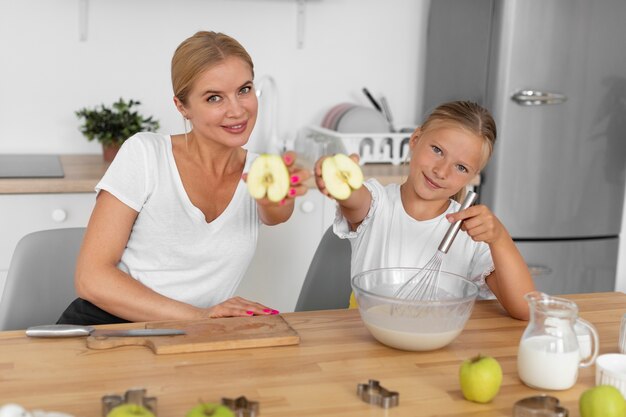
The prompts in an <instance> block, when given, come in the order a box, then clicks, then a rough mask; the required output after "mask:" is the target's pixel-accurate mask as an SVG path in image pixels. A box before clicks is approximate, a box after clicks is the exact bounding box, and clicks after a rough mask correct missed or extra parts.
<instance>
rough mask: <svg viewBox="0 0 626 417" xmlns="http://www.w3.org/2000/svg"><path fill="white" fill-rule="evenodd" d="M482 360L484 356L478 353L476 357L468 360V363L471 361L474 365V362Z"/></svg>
mask: <svg viewBox="0 0 626 417" xmlns="http://www.w3.org/2000/svg"><path fill="white" fill-rule="evenodd" d="M482 358H484V356H483V355H482V354H480V353H479V354H478V355H476V356H474V357H473V358H472V359H470V361H471V362H472V363H476V362H478V361H480V360H481V359H482Z"/></svg>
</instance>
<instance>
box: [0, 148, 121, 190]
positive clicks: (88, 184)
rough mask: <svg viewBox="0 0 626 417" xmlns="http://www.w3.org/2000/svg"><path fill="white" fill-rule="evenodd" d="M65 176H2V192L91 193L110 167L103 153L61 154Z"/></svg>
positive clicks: (0, 182)
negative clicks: (103, 157)
mask: <svg viewBox="0 0 626 417" xmlns="http://www.w3.org/2000/svg"><path fill="white" fill-rule="evenodd" d="M60 160H61V165H62V166H63V172H64V173H65V177H63V178H2V179H0V194H46V193H91V192H94V187H95V185H96V184H97V183H98V181H99V180H100V178H102V176H103V175H104V173H105V171H106V170H107V168H108V167H109V163H107V162H104V160H103V159H102V155H60Z"/></svg>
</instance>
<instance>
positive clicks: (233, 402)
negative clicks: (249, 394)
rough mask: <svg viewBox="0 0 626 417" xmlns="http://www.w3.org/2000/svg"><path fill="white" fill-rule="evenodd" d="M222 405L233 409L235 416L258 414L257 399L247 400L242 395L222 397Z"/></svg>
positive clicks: (253, 415) (242, 416)
mask: <svg viewBox="0 0 626 417" xmlns="http://www.w3.org/2000/svg"><path fill="white" fill-rule="evenodd" d="M222 405H225V406H226V407H228V408H230V409H231V410H233V412H234V413H235V417H257V416H258V415H259V414H260V412H259V403H258V401H248V399H247V398H246V397H244V396H243V395H242V396H241V397H238V398H235V399H231V398H222Z"/></svg>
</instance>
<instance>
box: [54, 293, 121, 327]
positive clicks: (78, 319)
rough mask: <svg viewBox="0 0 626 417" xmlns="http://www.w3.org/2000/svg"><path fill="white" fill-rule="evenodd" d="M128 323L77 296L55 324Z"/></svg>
mask: <svg viewBox="0 0 626 417" xmlns="http://www.w3.org/2000/svg"><path fill="white" fill-rule="evenodd" d="M114 323H130V322H129V321H128V320H124V319H121V318H119V317H117V316H114V315H113V314H110V313H107V312H106V311H104V310H102V309H101V308H99V307H96V306H95V305H93V304H91V303H90V302H89V301H86V300H83V299H82V298H77V299H75V300H74V301H72V303H71V304H70V305H69V306H68V307H67V308H66V309H65V311H64V312H63V314H61V317H59V320H57V324H79V325H82V326H89V325H93V324H114Z"/></svg>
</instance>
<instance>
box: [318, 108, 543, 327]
mask: <svg viewBox="0 0 626 417" xmlns="http://www.w3.org/2000/svg"><path fill="white" fill-rule="evenodd" d="M495 140H496V126H495V122H494V120H493V118H492V117H491V115H490V114H489V112H488V111H487V110H485V109H484V108H482V107H480V106H479V105H477V104H475V103H472V102H467V101H455V102H450V103H446V104H443V105H441V106H439V107H437V109H435V111H433V112H432V113H431V114H430V115H429V116H428V118H427V119H426V121H425V122H424V124H423V125H422V126H420V127H418V128H417V129H416V130H415V131H414V132H413V134H412V135H411V139H410V143H409V145H410V149H411V154H412V157H411V161H410V165H409V166H410V171H409V175H408V178H407V180H406V181H405V182H404V184H402V185H399V184H390V185H388V186H386V187H383V186H382V185H381V184H380V183H379V182H378V181H376V180H375V179H370V180H368V181H366V182H365V186H364V187H361V188H360V189H358V190H356V191H354V192H353V193H352V194H351V195H350V197H349V198H348V199H346V200H341V201H337V203H338V205H339V210H338V212H337V217H336V219H335V223H334V225H333V229H334V232H335V234H337V235H338V236H339V237H341V238H346V239H349V240H350V243H351V246H352V262H351V273H352V276H354V275H355V274H358V273H359V272H362V271H366V270H370V269H376V268H385V267H423V266H425V265H426V263H427V262H428V261H429V260H430V258H431V257H432V256H433V255H434V254H435V253H436V251H437V247H438V246H439V243H440V242H441V239H442V238H443V236H444V235H445V233H446V231H447V229H448V227H449V226H450V223H454V222H456V221H458V220H463V224H462V227H461V231H460V232H459V233H458V235H457V236H456V238H455V240H454V242H453V243H452V246H451V248H450V250H449V251H448V253H447V254H446V255H445V256H444V257H443V263H442V266H441V270H442V271H446V272H451V273H455V274H458V275H461V276H464V277H467V278H468V279H470V280H472V281H474V282H475V283H476V284H478V286H479V288H480V293H479V296H480V297H482V298H489V297H491V296H492V293H493V295H495V296H496V298H497V299H498V300H499V301H500V303H501V304H502V306H503V307H504V308H505V309H506V311H507V312H508V313H509V314H510V315H511V316H512V317H514V318H517V319H523V320H527V319H528V305H527V303H526V301H525V300H524V298H523V295H524V294H526V293H527V292H530V291H532V290H533V289H534V285H533V281H532V278H531V276H530V273H529V271H528V268H527V266H526V263H525V262H524V259H523V258H522V256H521V255H520V253H519V251H518V250H517V247H516V246H515V243H514V242H513V240H512V239H511V236H510V235H509V234H508V232H507V230H506V228H505V227H504V226H503V225H502V223H500V221H499V220H498V218H497V217H496V216H494V214H493V213H492V212H491V211H490V210H489V209H488V208H487V207H486V206H484V205H475V206H472V207H470V208H468V209H466V210H463V211H461V212H458V213H457V211H458V210H459V207H460V203H459V201H462V199H463V197H464V195H465V190H466V186H467V185H468V184H469V183H470V181H471V180H472V179H473V178H474V177H475V176H476V175H477V174H478V173H479V172H480V171H481V169H483V167H484V166H485V165H486V164H487V161H488V160H489V157H490V156H491V153H492V150H493V145H494V142H495ZM353 157H354V158H355V159H357V158H356V156H353ZM322 160H323V158H322V159H320V160H319V161H318V162H317V164H316V167H315V179H316V183H317V186H318V188H319V189H320V191H321V192H322V193H324V194H325V195H327V196H329V197H330V195H329V193H328V192H327V190H326V188H325V185H324V181H323V180H322V177H321V162H322Z"/></svg>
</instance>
